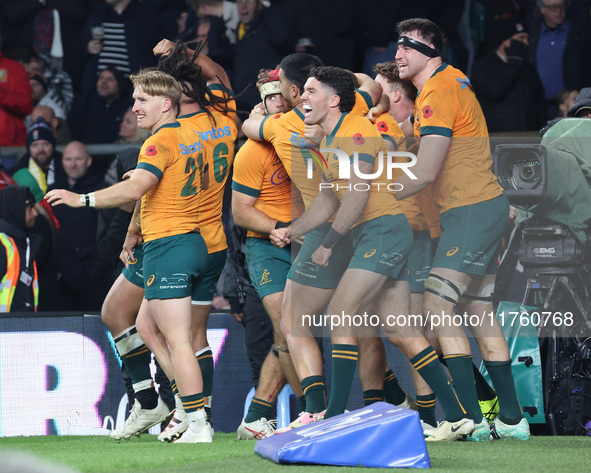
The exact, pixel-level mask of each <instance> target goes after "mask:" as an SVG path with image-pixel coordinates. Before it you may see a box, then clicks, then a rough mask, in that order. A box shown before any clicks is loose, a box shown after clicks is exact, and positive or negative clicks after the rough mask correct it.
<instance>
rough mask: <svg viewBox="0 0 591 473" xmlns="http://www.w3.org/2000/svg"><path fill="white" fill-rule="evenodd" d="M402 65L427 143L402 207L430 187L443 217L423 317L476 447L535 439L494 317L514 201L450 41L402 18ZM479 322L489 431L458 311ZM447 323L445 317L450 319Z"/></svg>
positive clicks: (415, 126)
mask: <svg viewBox="0 0 591 473" xmlns="http://www.w3.org/2000/svg"><path fill="white" fill-rule="evenodd" d="M397 29H398V34H399V35H400V39H399V41H398V51H397V54H396V62H397V64H398V69H399V71H400V78H402V79H409V80H411V81H412V82H413V84H414V85H415V87H416V88H417V89H418V91H419V93H418V96H417V99H416V102H415V111H414V114H413V115H412V116H411V117H410V118H409V119H408V120H406V121H405V122H404V123H403V126H402V128H403V130H404V132H405V134H406V135H407V136H412V135H413V134H414V136H415V138H417V139H418V140H420V146H419V150H418V155H417V164H416V165H415V166H414V167H413V173H414V174H416V176H417V177H418V179H417V180H411V179H409V178H408V176H406V175H403V176H402V177H400V178H399V179H398V181H397V183H398V184H402V186H403V190H401V191H400V192H397V198H398V199H399V200H400V199H404V198H406V197H409V196H411V195H414V194H416V193H417V192H419V191H421V190H422V189H424V188H425V187H426V186H428V185H429V184H431V192H432V196H433V198H434V199H435V202H436V204H437V206H438V207H439V211H440V224H441V228H442V234H441V239H440V241H439V244H438V247H437V251H436V254H435V257H434V260H433V265H432V269H431V273H430V275H429V277H428V279H427V280H426V282H425V300H424V307H423V313H424V314H431V320H432V321H433V322H434V323H433V326H434V329H435V332H436V334H437V337H438V339H439V342H440V344H441V348H442V350H443V353H444V359H445V360H446V363H447V366H448V368H449V370H450V373H451V375H452V377H453V380H454V385H455V387H456V390H457V392H458V395H459V397H460V401H461V403H462V405H463V406H464V407H465V408H466V410H467V411H468V414H469V415H470V416H471V417H472V419H473V420H474V422H475V424H476V429H475V431H474V433H473V434H472V435H471V436H470V437H469V438H470V439H471V440H488V439H489V438H490V437H491V435H492V436H493V437H494V438H516V439H521V440H527V439H529V425H528V423H527V420H526V419H525V418H524V417H523V413H522V411H521V407H520V405H519V401H518V399H517V394H516V391H515V383H514V381H513V374H512V371H511V359H510V354H509V349H508V347H507V342H506V341H505V338H504V336H503V332H502V330H501V327H500V326H499V324H498V322H497V321H496V319H494V317H492V316H490V314H491V313H492V310H493V307H492V292H493V290H494V282H495V273H496V254H497V249H498V246H499V243H500V239H501V236H502V234H503V232H504V230H505V226H506V222H507V221H508V217H509V202H508V200H507V198H506V197H505V196H504V195H503V190H502V188H501V186H500V185H499V183H498V182H497V178H496V177H495V175H494V174H493V173H492V170H491V166H492V156H491V153H490V144H489V141H488V130H487V127H486V121H485V119H484V115H483V114H482V110H481V108H480V104H479V103H478V100H477V99H476V96H475V95H474V92H473V90H472V87H471V84H470V80H469V79H468V78H467V77H466V76H465V75H464V74H463V73H462V72H461V71H459V70H457V69H455V68H454V67H452V66H450V65H448V64H446V63H445V62H443V60H442V58H441V51H442V49H443V46H444V41H445V39H444V36H443V34H442V32H441V31H440V29H439V28H438V27H437V25H435V24H434V23H433V22H431V21H429V20H425V19H420V18H419V19H410V20H405V21H403V22H401V23H399V24H398V25H397ZM464 312H465V313H467V314H475V315H477V316H478V317H479V318H480V320H481V323H479V324H473V325H471V326H470V329H471V331H472V333H473V334H474V336H475V337H476V339H477V341H478V345H479V348H480V351H481V353H482V357H483V359H484V364H485V366H486V367H487V369H488V372H489V374H490V376H491V380H492V382H493V384H494V387H495V389H496V392H497V396H498V399H499V408H500V413H499V417H498V418H497V419H495V421H494V423H493V424H492V425H491V426H490V429H489V425H488V423H487V421H486V420H485V419H483V416H482V412H481V410H480V407H479V404H478V397H477V395H476V389H475V385H474V375H473V372H472V355H471V351H470V345H469V343H468V339H467V337H466V336H465V334H464V332H463V329H462V327H456V326H453V325H452V324H451V320H450V318H449V317H450V316H453V314H454V313H459V314H463V313H464ZM445 315H447V316H448V318H447V319H445V318H444V316H445ZM452 431H453V427H452V425H451V424H449V423H447V422H444V423H442V424H441V425H440V426H439V428H438V429H437V430H436V431H435V432H434V434H433V436H432V437H430V440H445V439H447V438H448V437H449V436H450V435H451V433H452Z"/></svg>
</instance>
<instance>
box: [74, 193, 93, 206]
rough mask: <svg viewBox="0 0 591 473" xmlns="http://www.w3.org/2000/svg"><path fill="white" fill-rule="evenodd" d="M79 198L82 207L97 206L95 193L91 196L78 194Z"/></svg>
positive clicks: (90, 194)
mask: <svg viewBox="0 0 591 473" xmlns="http://www.w3.org/2000/svg"><path fill="white" fill-rule="evenodd" d="M78 197H79V198H80V204H81V205H82V207H95V206H96V197H95V195H94V192H91V193H89V194H78Z"/></svg>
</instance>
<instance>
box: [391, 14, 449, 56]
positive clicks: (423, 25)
mask: <svg viewBox="0 0 591 473" xmlns="http://www.w3.org/2000/svg"><path fill="white" fill-rule="evenodd" d="M396 31H397V33H398V36H404V35H406V34H407V33H413V32H416V33H417V34H418V35H419V36H420V37H421V38H422V39H423V40H425V41H426V42H427V44H432V45H433V47H434V48H435V49H436V50H437V52H439V55H441V54H442V52H443V47H444V46H445V43H446V38H445V35H444V34H443V31H441V29H439V26H437V25H436V24H435V23H433V22H432V21H431V20H427V19H426V18H411V19H409V20H404V21H401V22H399V23H398V24H397V25H396Z"/></svg>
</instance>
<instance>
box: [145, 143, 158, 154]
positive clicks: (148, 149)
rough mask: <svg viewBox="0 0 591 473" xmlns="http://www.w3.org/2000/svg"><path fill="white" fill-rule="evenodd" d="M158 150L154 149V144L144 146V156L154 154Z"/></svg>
mask: <svg viewBox="0 0 591 473" xmlns="http://www.w3.org/2000/svg"><path fill="white" fill-rule="evenodd" d="M157 154H158V151H156V146H154V145H151V146H148V147H147V148H146V156H156V155H157Z"/></svg>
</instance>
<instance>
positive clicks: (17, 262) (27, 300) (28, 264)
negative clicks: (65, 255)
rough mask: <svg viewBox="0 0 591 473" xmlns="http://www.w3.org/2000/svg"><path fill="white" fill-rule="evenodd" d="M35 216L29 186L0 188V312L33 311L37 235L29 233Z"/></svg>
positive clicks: (36, 286)
mask: <svg viewBox="0 0 591 473" xmlns="http://www.w3.org/2000/svg"><path fill="white" fill-rule="evenodd" d="M36 218H37V211H36V210H35V198H34V197H33V194H32V193H31V191H30V190H29V188H27V187H21V186H8V187H5V188H4V189H2V190H0V278H1V279H0V313H1V312H18V311H23V312H30V311H36V310H37V305H38V302H39V281H38V278H37V265H36V264H35V255H36V254H37V251H38V250H39V246H40V243H41V237H40V236H39V235H36V234H32V233H30V232H29V230H30V229H31V228H32V227H33V225H34V224H35V219H36Z"/></svg>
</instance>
